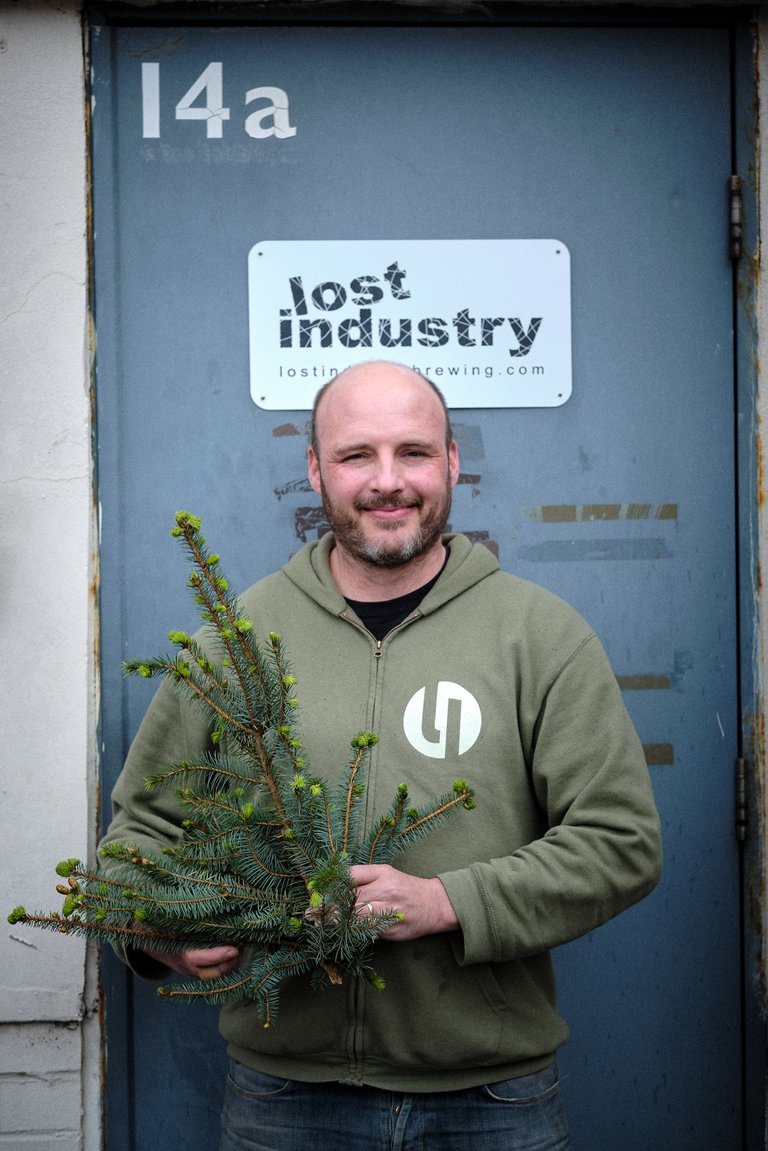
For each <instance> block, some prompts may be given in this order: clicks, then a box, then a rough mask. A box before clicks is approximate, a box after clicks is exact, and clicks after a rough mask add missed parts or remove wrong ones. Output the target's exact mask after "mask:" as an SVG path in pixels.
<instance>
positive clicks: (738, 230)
mask: <svg viewBox="0 0 768 1151" xmlns="http://www.w3.org/2000/svg"><path fill="white" fill-rule="evenodd" d="M743 209H744V201H743V198H742V195H741V176H731V178H730V180H729V181H728V246H729V251H730V257H731V259H732V260H738V259H740V258H741V239H742V222H743Z"/></svg>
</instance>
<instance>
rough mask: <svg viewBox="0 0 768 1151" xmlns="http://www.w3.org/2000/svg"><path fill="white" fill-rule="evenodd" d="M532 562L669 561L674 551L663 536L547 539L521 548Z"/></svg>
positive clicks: (520, 552) (524, 556)
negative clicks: (653, 537)
mask: <svg viewBox="0 0 768 1151" xmlns="http://www.w3.org/2000/svg"><path fill="white" fill-rule="evenodd" d="M518 554H519V557H520V559H523V560H527V561H528V562H529V563H583V562H586V561H590V560H617V561H624V560H668V559H672V554H673V553H672V552H671V551H670V549H669V547H668V546H667V543H666V541H665V540H662V539H629V538H624V539H618V540H610V539H591V540H547V542H546V543H542V544H533V545H531V546H529V547H521V548H520V551H519V553H518Z"/></svg>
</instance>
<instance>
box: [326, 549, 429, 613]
mask: <svg viewBox="0 0 768 1151" xmlns="http://www.w3.org/2000/svg"><path fill="white" fill-rule="evenodd" d="M444 562H445V547H444V546H443V544H442V542H441V541H438V542H437V543H436V544H435V546H434V548H431V549H430V550H429V551H428V552H427V553H426V554H425V555H422V556H418V557H417V558H416V559H412V560H409V561H408V563H405V564H402V565H401V566H400V567H392V568H388V567H378V566H377V565H374V564H366V563H363V562H362V561H361V560H358V559H357V558H356V557H355V556H350V555H349V554H348V553H347V552H346V551H345V550H344V549H343V548H342V547H339V545H338V544H337V545H336V546H335V547H334V548H333V549H332V551H331V553H330V556H329V563H330V567H331V575H332V576H333V579H334V582H335V584H336V586H337V587H338V589H339V591H340V592H341V594H342V595H343V596H345V597H346V598H348V599H356V600H362V601H368V602H370V603H377V602H380V601H382V600H387V599H396V598H397V597H398V596H401V595H407V594H408V593H409V592H412V591H415V590H416V588H419V587H423V585H424V584H425V583H429V581H430V580H431V579H434V577H435V576H436V575H437V574H438V572H439V571H440V570H441V568H442V566H443V564H444Z"/></svg>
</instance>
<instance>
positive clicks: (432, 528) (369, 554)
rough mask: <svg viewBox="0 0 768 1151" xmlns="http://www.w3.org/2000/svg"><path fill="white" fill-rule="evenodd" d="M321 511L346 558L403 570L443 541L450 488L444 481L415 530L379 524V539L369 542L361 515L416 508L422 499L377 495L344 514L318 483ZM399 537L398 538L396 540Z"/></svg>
mask: <svg viewBox="0 0 768 1151" xmlns="http://www.w3.org/2000/svg"><path fill="white" fill-rule="evenodd" d="M320 494H321V496H322V500H323V509H324V511H325V514H326V516H327V518H328V523H329V524H330V525H331V528H332V530H333V533H334V535H335V537H336V543H337V544H338V545H339V546H340V547H341V548H343V550H344V551H346V552H347V553H348V554H349V555H351V556H354V558H355V559H357V560H360V561H362V562H363V563H365V564H368V565H370V566H371V567H377V568H395V567H403V566H404V565H405V564H407V563H410V561H411V560H414V559H416V558H418V556H421V555H424V553H425V552H428V551H429V550H430V549H431V548H432V547H434V545H435V544H436V543H437V542H438V541H439V540H440V539H441V538H442V535H443V532H444V531H445V528H446V525H447V523H448V516H449V515H450V513H451V496H452V491H451V485H450V483H449V482H448V481H446V485H445V490H444V492H443V495H442V498H441V499H439V500H438V501H436V503H435V504H434V506H433V507H432V509H431V510H430V511H429V512H428V513H427V514H426V516H425V517H424V518H423V519H421V520H420V522H419V523H418V524H417V525H416V527H415V528H413V527H412V528H407V527H406V526H405V524H403V523H401V522H398V521H395V522H393V523H389V524H388V523H381V524H380V525H379V530H380V531H381V532H382V536H381V538H379V539H370V538H369V537H368V536H367V535H366V533H365V530H364V528H363V524H362V516H363V514H364V512H365V511H366V510H370V509H373V508H416V509H417V510H421V508H422V507H423V506H424V505H423V501H422V500H418V499H410V500H409V499H405V498H403V497H402V496H389V497H383V496H380V497H378V498H377V499H370V500H364V501H363V500H360V501H358V502H356V503H355V504H354V505H353V507H354V511H355V513H356V515H345V514H344V513H342V512H341V511H340V510H339V509H338V508H337V507H336V506H335V505H334V504H333V502H332V501H331V499H330V498H329V496H328V493H327V492H326V489H325V485H324V484H323V483H322V480H321V482H320ZM399 537H401V538H399Z"/></svg>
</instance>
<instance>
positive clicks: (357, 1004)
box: [343, 608, 421, 1083]
mask: <svg viewBox="0 0 768 1151" xmlns="http://www.w3.org/2000/svg"><path fill="white" fill-rule="evenodd" d="M420 615H421V612H420V611H419V610H418V608H417V609H416V610H415V611H412V612H411V614H410V615H408V616H406V618H405V619H403V620H401V621H400V623H399V624H397V625H396V626H395V627H393V628H391V629H390V631H388V632H387V634H386V635H385V636H384V638H383V639H377V638H376V636H374V634H373V632H370V631H368V628H367V627H366V626H365V624H363V623H362V621H360V620H357V619H352V618H351V617H350V616H348V615H346V614H344V615H343V618H344V619H346V620H347V622H348V623H351V624H352V625H353V627H356V628H357V629H358V631H363V632H365V634H366V635H369V636H370V637H371V639H372V640H373V641H374V647H373V663H374V668H375V675H374V681H375V682H374V690H373V714H372V715H371V728H372V730H375V726H376V725H375V720H376V716H377V712H378V703H379V668H380V666H381V657H382V656H383V655H384V640H385V639H388V638H389V637H390V636H391V635H392V634H393V633H394V632H396V631H398V630H399V628H401V627H404V626H405V624H407V623H411V622H412V621H413V620H415V619H418V618H419V616H420ZM364 996H365V988H364V987H363V985H362V982H360V983H359V984H358V986H357V987H356V988H355V992H354V999H353V1013H354V1014H353V1018H352V1020H351V1021H350V1022H351V1028H352V1048H351V1052H350V1056H351V1058H350V1068H349V1070H350V1078H349V1080H348V1081H349V1082H351V1083H361V1082H362V1078H361V1076H362V1071H363V1066H364V1063H365V1043H364V1029H365V1023H364V1016H365V1013H364V1010H363V1000H364Z"/></svg>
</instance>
